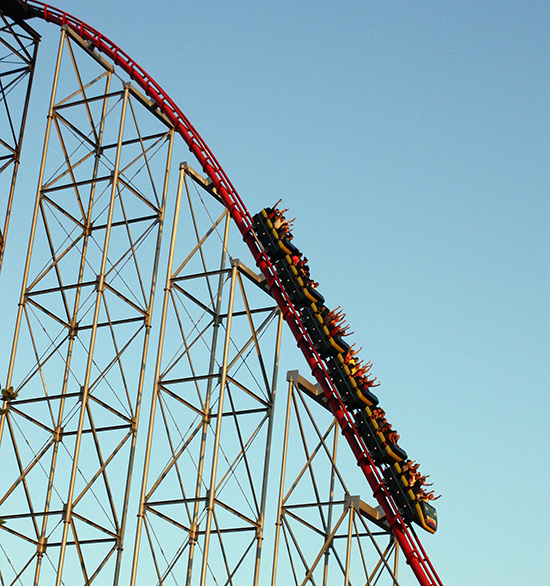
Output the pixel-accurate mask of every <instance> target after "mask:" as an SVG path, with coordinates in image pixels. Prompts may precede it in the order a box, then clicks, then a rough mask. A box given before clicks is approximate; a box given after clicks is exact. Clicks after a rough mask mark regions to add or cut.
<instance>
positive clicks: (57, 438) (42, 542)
mask: <svg viewBox="0 0 550 586" xmlns="http://www.w3.org/2000/svg"><path fill="white" fill-rule="evenodd" d="M64 34H65V31H62V45H61V47H60V48H59V52H60V53H61V51H62V47H63V44H64V42H63V36H64ZM59 65H60V62H58V67H57V74H56V75H57V76H59V73H58V71H59ZM110 84H111V73H108V76H107V83H106V88H105V94H106V95H107V94H108V93H109V88H110ZM54 97H55V96H54V94H53V93H52V98H54ZM107 103H108V100H107V97H105V99H104V100H103V108H102V114H101V122H100V127H99V132H98V147H97V150H96V154H95V161H94V170H93V175H92V186H91V189H90V201H89V205H88V210H87V215H86V233H85V235H84V238H83V244H82V252H81V258H80V267H79V272H78V278H77V291H76V295H75V300H74V304H73V312H72V320H71V328H72V332H71V334H70V336H69V345H68V349H67V359H66V363H65V374H64V377H63V384H62V387H61V395H62V397H63V398H62V399H61V401H60V405H59V411H58V415H57V422H56V427H55V434H54V438H53V439H54V448H53V451H52V458H51V464H50V474H49V480H48V492H47V495H46V503H45V506H44V512H45V513H46V514H45V515H44V517H43V520H42V531H41V534H40V538H39V545H38V554H37V558H38V559H37V565H36V572H35V579H34V584H35V586H37V585H38V583H39V579H40V569H41V566H42V558H43V556H44V553H45V548H46V532H47V526H48V521H49V515H48V512H49V510H50V503H51V498H52V492H53V489H54V475H55V469H56V463H57V458H58V454H59V447H60V444H61V441H62V437H63V430H62V421H63V415H64V411H65V395H66V393H67V387H68V383H69V377H70V370H71V362H72V356H73V347H74V344H75V341H76V339H77V323H78V313H79V308H80V298H81V295H82V288H81V286H82V282H83V278H84V268H85V264H86V253H87V250H88V244H89V240H90V235H91V223H92V208H93V203H94V198H95V192H96V180H97V178H98V174H99V165H100V158H101V146H100V145H101V143H102V137H103V131H104V127H105V116H106V113H107ZM47 144H48V142H45V145H44V148H45V149H46V148H47ZM44 164H45V161H44ZM42 183H43V172H41V177H40V181H39V189H41V186H42ZM39 193H40V196H41V195H42V194H41V191H39Z"/></svg>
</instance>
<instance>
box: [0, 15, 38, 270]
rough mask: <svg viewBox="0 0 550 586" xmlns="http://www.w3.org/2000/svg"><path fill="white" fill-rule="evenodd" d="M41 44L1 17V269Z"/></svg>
mask: <svg viewBox="0 0 550 586" xmlns="http://www.w3.org/2000/svg"><path fill="white" fill-rule="evenodd" d="M39 42H40V37H39V35H38V33H37V32H36V31H35V30H33V29H32V28H31V27H30V26H28V25H27V24H26V23H25V22H15V21H14V20H12V19H11V18H10V17H8V16H5V15H4V14H1V13H0V112H1V114H0V198H1V199H0V214H1V215H0V268H1V267H2V261H3V259H4V249H5V245H6V240H7V235H8V226H9V222H10V217H11V212H12V205H13V195H14V191H15V182H16V179H17V171H18V169H19V162H20V158H21V146H22V142H23V132H24V129H25V122H26V120H27V114H28V110H29V98H30V91H31V87H32V80H33V75H34V68H35V63H36V56H37V51H38V44H39Z"/></svg>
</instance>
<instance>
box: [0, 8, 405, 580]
mask: <svg viewBox="0 0 550 586" xmlns="http://www.w3.org/2000/svg"><path fill="white" fill-rule="evenodd" d="M2 19H3V23H4V26H3V28H2V30H1V31H0V42H1V43H3V46H5V47H6V48H7V49H6V51H7V54H9V56H8V57H6V58H5V59H2V58H0V67H2V66H3V65H6V69H5V73H4V70H0V101H2V103H3V105H4V108H3V113H4V115H5V116H4V118H5V119H7V121H8V122H7V126H6V125H5V120H4V122H3V124H4V126H1V124H0V129H2V132H1V134H0V147H2V148H5V149H7V152H8V155H6V156H5V157H4V158H1V156H0V171H4V170H5V172H6V173H7V175H6V177H9V181H8V184H9V185H8V187H7V188H6V190H4V192H5V193H8V207H7V213H6V219H5V222H4V229H3V232H2V236H3V237H2V240H1V245H2V249H1V251H0V262H1V258H2V255H3V245H4V242H5V232H6V230H7V223H8V219H9V215H10V212H11V205H12V204H11V201H12V196H13V190H14V184H15V177H16V174H17V166H18V163H19V151H20V146H21V137H22V130H23V127H24V122H25V117H26V113H27V110H28V100H29V98H28V92H29V90H30V84H31V80H32V72H33V68H34V60H35V56H36V47H37V45H38V35H36V33H34V31H32V29H30V28H29V27H27V25H25V24H17V25H15V24H14V23H13V22H11V23H10V21H9V19H6V18H4V17H2ZM18 27H19V28H18ZM2 35H3V36H2ZM9 35H11V37H10V36H9ZM8 38H9V39H11V40H6V39H8ZM17 59H21V63H22V64H18V65H13V63H15V62H17V63H19V61H17ZM9 67H12V69H9ZM118 73H119V72H118V71H115V67H114V66H113V65H111V64H110V62H108V61H107V60H106V59H105V58H103V57H102V56H101V55H100V54H99V53H98V52H97V50H96V49H94V48H93V46H92V44H91V43H88V42H85V41H83V40H82V38H80V37H79V35H78V34H77V33H75V32H74V31H73V30H71V29H69V28H67V27H64V28H63V30H62V35H61V40H60V45H59V51H58V55H57V62H56V67H55V74H54V83H53V91H52V94H51V100H50V105H49V109H48V118H47V127H46V138H45V144H44V151H43V157H42V160H41V162H40V171H39V180H38V190H37V196H36V201H35V207H34V211H33V214H32V228H31V236H30V241H29V248H28V253H27V259H26V263H25V267H24V270H23V284H22V288H21V295H20V302H19V305H18V313H17V320H16V329H15V335H14V339H13V345H12V349H11V359H10V363H9V370H8V374H7V382H6V386H5V388H4V389H3V395H2V402H1V403H0V405H1V409H2V410H1V412H0V461H1V463H2V474H0V586H4V585H14V586H15V585H20V586H21V585H24V586H27V585H30V584H33V585H35V586H39V585H48V586H50V585H53V584H55V585H56V586H61V585H62V584H64V585H70V586H78V585H80V584H85V585H89V584H101V585H104V584H105V585H108V584H113V585H114V586H119V585H126V584H131V585H132V586H140V585H142V584H143V585H144V584H148V585H149V584H153V585H154V584H157V585H161V584H166V585H168V584H170V585H185V586H207V585H214V584H216V585H222V584H223V585H232V584H234V585H239V586H241V585H245V584H250V585H252V586H257V585H258V584H267V583H269V582H270V583H271V585H272V586H275V585H276V584H285V585H286V584H296V585H298V584H300V585H302V584H304V585H305V584H315V585H319V586H320V585H323V586H325V585H328V584H331V585H332V584H340V583H341V584H344V585H346V586H348V585H352V584H355V585H358V584H363V585H366V586H375V585H377V586H386V585H387V586H398V584H399V582H398V578H397V566H398V557H399V550H398V548H397V546H396V543H395V540H394V538H393V537H392V535H391V533H390V531H389V529H388V525H387V522H386V520H385V518H384V516H383V514H381V512H380V510H379V509H375V508H372V507H370V506H369V505H367V504H366V503H365V502H363V500H361V498H359V497H358V496H354V495H358V494H362V492H363V491H364V489H365V487H366V484H365V481H364V478H363V477H362V475H360V474H358V475H357V478H356V477H355V475H354V473H352V471H355V470H357V466H356V463H355V460H354V458H353V456H352V454H351V453H348V450H346V449H342V450H340V449H339V446H338V426H337V424H336V422H335V420H334V418H333V416H332V415H331V412H330V411H329V410H327V408H326V404H325V403H324V399H323V398H322V397H323V394H322V392H320V391H318V389H317V388H316V387H315V386H313V385H311V384H310V383H308V382H307V381H306V380H305V379H303V378H302V377H300V376H299V374H298V372H297V371H292V372H291V373H289V377H288V381H289V394H288V401H287V410H286V420H285V421H286V423H285V426H284V431H283V425H282V421H281V422H280V423H281V425H280V426H279V428H277V427H276V426H274V413H275V412H276V410H275V397H276V388H277V375H278V368H279V354H280V350H281V336H282V324H283V319H282V315H281V311H280V310H279V308H278V307H277V304H276V303H275V301H274V299H273V298H272V297H271V296H270V293H269V288H268V287H267V286H266V283H265V280H264V278H263V277H259V276H258V275H257V274H256V273H255V272H254V271H252V270H251V269H250V268H248V267H247V266H246V264H245V263H244V262H242V261H240V260H239V259H238V252H240V251H242V252H243V253H245V254H248V253H249V251H248V249H247V248H246V247H245V246H244V244H243V242H242V239H241V236H242V233H239V232H237V231H235V232H231V231H230V226H232V225H233V222H232V220H231V217H230V214H229V212H228V210H227V208H226V207H225V205H224V202H225V203H226V204H227V198H225V199H223V198H221V197H220V193H221V191H220V192H218V191H217V190H216V188H215V187H214V186H213V183H212V182H211V181H210V180H206V179H204V178H203V177H202V176H201V175H199V174H198V173H197V172H195V171H194V170H193V169H192V167H191V166H189V165H188V164H185V163H183V164H181V165H180V166H179V174H178V173H177V170H176V172H172V173H171V169H172V168H173V167H175V165H174V164H173V160H175V159H176V156H177V155H178V152H177V151H174V149H177V148H178V143H177V141H174V136H175V133H174V127H173V126H172V125H171V124H170V122H169V121H168V119H167V118H166V115H165V114H161V113H160V107H159V106H158V104H156V105H155V102H153V101H152V100H149V99H148V98H145V97H144V96H143V95H142V94H141V93H140V91H138V90H137V89H136V88H135V87H134V86H133V85H132V84H131V83H127V81H126V79H127V78H124V79H121V78H120V77H119V76H118ZM10 76H11V77H10ZM7 80H13V83H11V82H10V83H8V81H7ZM17 82H18V83H17ZM25 84H26V85H25ZM16 87H17V88H18V89H19V91H21V92H22V94H23V95H24V97H23V98H22V99H21V100H20V101H19V102H18V104H17V105H16V107H15V109H14V103H13V102H12V101H10V99H11V96H12V95H16V94H15V91H16V90H15V88H16ZM8 98H10V99H8ZM8 104H9V105H8ZM17 108H18V109H17ZM14 112H17V115H16V114H15V113H14ZM0 118H2V117H0ZM6 128H7V130H5V129H6ZM6 137H7V138H6ZM8 139H10V140H11V139H14V140H13V141H12V142H10V141H9V140H8ZM10 149H11V150H10ZM191 150H193V148H191ZM193 152H194V151H193ZM10 153H11V154H10ZM180 160H181V159H180ZM172 175H174V177H171V176H172ZM176 175H177V177H176ZM1 177H2V173H0V179H1ZM216 185H217V184H216ZM220 189H221V188H220ZM167 201H168V202H169V205H168V206H166V202H167ZM165 222H167V232H170V231H171V237H169V238H166V237H165V238H164V242H163V239H162V234H163V229H164V223H165ZM234 234H236V236H237V238H235V236H234ZM239 247H240V248H239ZM161 266H162V268H161V273H162V274H161V278H163V279H165V280H164V299H163V303H162V304H161V305H162V307H157V309H156V310H155V312H154V311H153V303H154V297H155V289H156V285H157V273H158V270H159V267H161ZM157 306H159V302H158V301H157ZM151 336H153V337H152V338H151ZM142 403H144V404H145V407H146V413H144V414H143V415H144V416H142V417H141V423H139V421H140V410H141V405H142ZM138 432H139V433H138ZM275 449H278V450H279V451H278V452H277V455H280V456H281V460H279V461H280V462H281V466H280V467H279V465H278V463H275V465H274V460H275V459H274V458H272V457H271V454H272V451H273V450H275ZM352 484H353V485H352ZM277 490H279V498H278V499H277V498H276V497H275V498H274V497H273V495H276V494H277ZM270 496H271V499H270V498H269V497H270ZM129 512H130V522H129V517H128V513H129ZM135 512H137V524H135V525H134V523H133V522H132V519H133V514H134V513H135ZM266 518H267V519H268V522H267V523H266ZM270 520H273V521H274V524H271V525H270V524H269V522H270ZM124 549H126V552H127V553H126V554H125V555H123V550H124ZM266 550H268V551H269V556H266ZM272 551H273V557H271V552H272ZM268 558H269V559H268ZM271 561H273V564H271Z"/></svg>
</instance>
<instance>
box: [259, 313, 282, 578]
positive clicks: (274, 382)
mask: <svg viewBox="0 0 550 586" xmlns="http://www.w3.org/2000/svg"><path fill="white" fill-rule="evenodd" d="M282 328H283V314H282V313H281V312H279V322H278V324H277V341H276V346H275V359H274V362H275V364H274V365H273V379H272V382H271V397H270V399H271V405H270V412H269V426H268V430H267V438H266V449H265V451H266V457H265V462H264V473H263V480H262V500H261V506H260V519H259V528H258V546H257V548H256V565H255V567H254V582H253V585H254V586H258V583H259V580H260V558H261V553H262V544H263V539H264V537H263V534H264V518H265V506H266V500H267V488H268V479H269V465H270V462H271V440H272V438H273V424H274V421H275V418H274V412H273V411H274V408H275V393H276V391H277V377H278V374H279V357H280V351H281V335H282Z"/></svg>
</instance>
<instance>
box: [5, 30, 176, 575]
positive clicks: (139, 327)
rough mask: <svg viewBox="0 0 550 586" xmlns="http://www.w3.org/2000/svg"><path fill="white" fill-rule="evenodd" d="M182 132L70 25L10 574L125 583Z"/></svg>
mask: <svg viewBox="0 0 550 586" xmlns="http://www.w3.org/2000/svg"><path fill="white" fill-rule="evenodd" d="M82 49H84V51H82ZM90 56H92V57H94V59H90ZM173 137H174V132H173V130H172V129H171V128H169V127H167V125H166V123H165V122H164V121H163V120H161V119H159V118H158V117H155V116H154V115H151V110H150V108H149V102H148V101H147V100H145V99H144V98H143V97H142V96H141V95H140V94H139V92H137V91H135V90H134V89H133V88H132V86H131V85H129V84H125V83H121V80H120V79H118V78H117V77H116V76H115V75H114V72H113V68H112V67H111V66H110V65H109V64H108V63H106V62H105V61H104V60H103V59H102V58H101V57H98V56H96V55H94V54H93V53H91V52H90V51H89V49H88V48H87V47H86V45H84V44H83V43H82V42H81V41H80V39H79V38H78V37H77V36H76V35H75V34H73V33H71V32H70V31H68V30H64V31H63V32H62V35H61V40H60V45H59V52H58V56H57V65H56V69H55V75H54V82H53V90H52V94H51V101H50V106H49V111H48V116H47V128H46V138H45V144H44V150H43V157H42V161H41V165H40V171H39V180H38V185H39V187H38V192H37V197H36V202H35V206H34V212H33V219H32V229H31V236H30V242H29V249H28V254H27V260H26V264H25V269H24V275H23V286H22V290H21V297H20V303H19V308H18V315H17V323H16V329H15V335H14V340H13V347H12V352H11V360H10V364H9V370H8V374H7V382H6V387H7V388H8V389H9V388H10V387H13V389H12V390H11V391H9V392H6V393H5V394H4V397H3V398H4V401H3V415H2V417H1V420H0V442H1V448H2V474H1V475H0V515H1V517H2V519H3V521H4V524H3V526H2V529H3V534H2V539H1V542H0V543H1V546H0V573H1V577H0V583H2V584H25V585H27V584H49V585H53V584H56V585H57V586H59V585H60V584H82V583H85V584H90V583H92V582H94V581H95V582H96V583H102V584H107V583H113V582H114V583H117V581H118V575H119V572H120V568H121V554H122V551H123V537H124V534H125V526H126V522H127V511H128V501H129V496H130V486H131V482H130V481H131V476H132V469H133V461H134V456H135V446H136V432H137V428H138V418H139V409H140V403H141V394H142V390H143V381H144V373H145V359H146V355H147V348H148V342H149V332H150V326H151V315H152V305H153V297H154V291H155V283H156V273H157V267H158V264H159V253H160V241H161V234H162V226H163V218H164V205H165V200H166V194H167V188H168V177H169V173H168V170H169V169H170V164H171V154H172V145H173Z"/></svg>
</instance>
